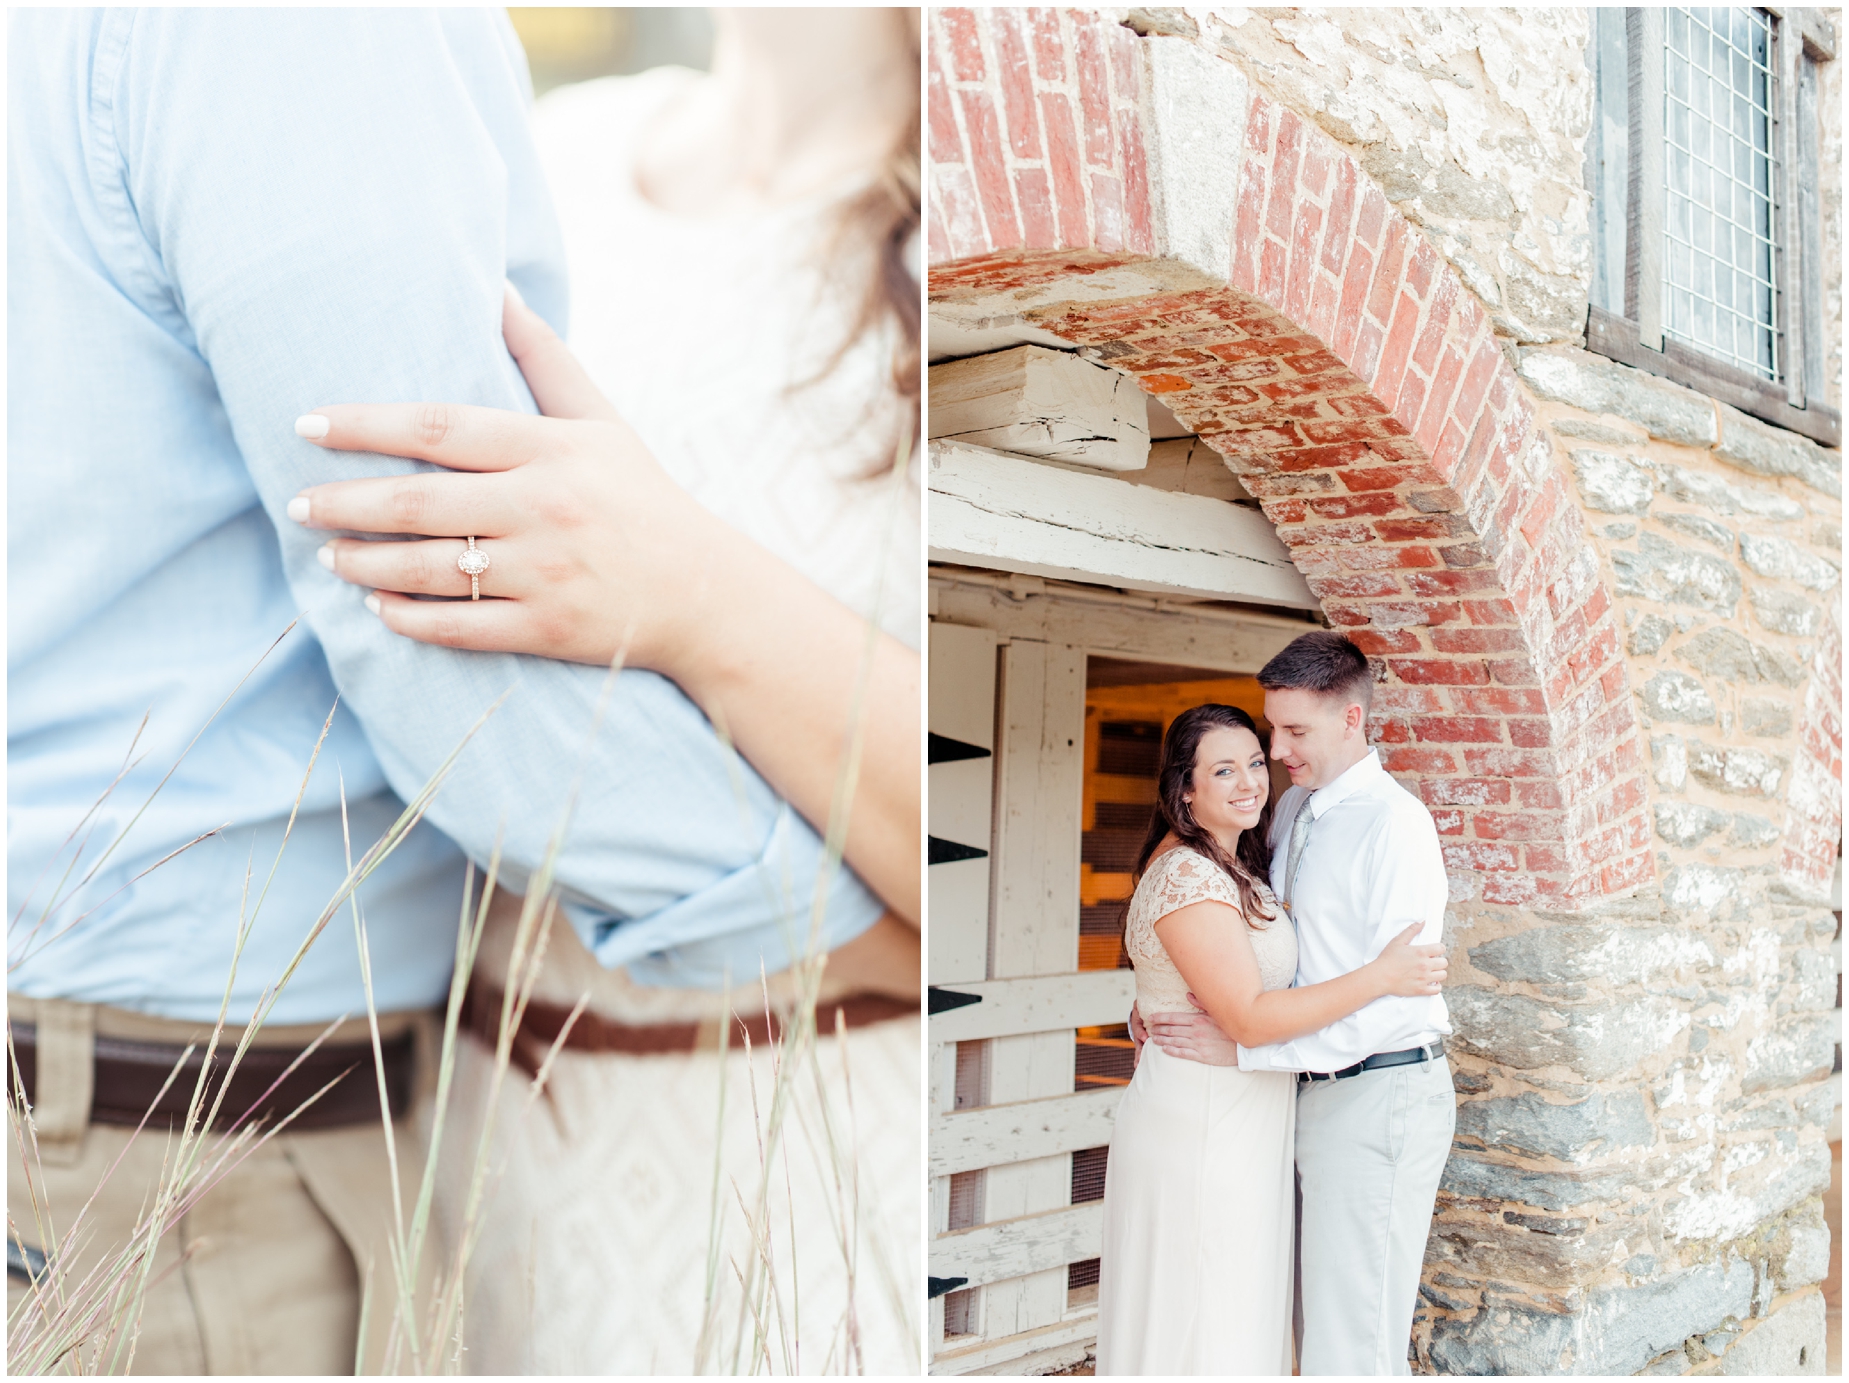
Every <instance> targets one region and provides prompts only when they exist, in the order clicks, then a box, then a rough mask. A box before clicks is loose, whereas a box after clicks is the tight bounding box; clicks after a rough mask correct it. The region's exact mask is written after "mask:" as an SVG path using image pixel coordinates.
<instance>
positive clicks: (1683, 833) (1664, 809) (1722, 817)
mask: <svg viewBox="0 0 1849 1383" xmlns="http://www.w3.org/2000/svg"><path fill="white" fill-rule="evenodd" d="M1732 824H1733V818H1732V817H1731V816H1729V815H1728V814H1727V813H1726V812H1723V811H1717V810H1715V809H1714V808H1713V807H1704V806H1702V805H1701V804H1700V803H1698V802H1658V803H1657V804H1656V833H1657V834H1658V835H1659V836H1661V837H1662V838H1663V839H1664V840H1665V841H1667V842H1668V843H1669V844H1671V845H1679V846H1682V847H1684V848H1686V847H1688V846H1690V845H1699V844H1701V842H1702V841H1704V840H1706V839H1707V838H1708V837H1709V836H1711V835H1713V834H1714V833H1715V832H1716V831H1724V830H1726V829H1727V828H1728V827H1729V826H1731V825H1732Z"/></svg>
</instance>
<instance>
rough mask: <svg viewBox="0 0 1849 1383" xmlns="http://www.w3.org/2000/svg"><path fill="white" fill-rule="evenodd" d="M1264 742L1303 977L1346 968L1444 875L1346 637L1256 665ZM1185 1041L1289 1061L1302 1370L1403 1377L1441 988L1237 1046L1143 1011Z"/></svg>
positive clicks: (1432, 1195)
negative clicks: (1371, 714) (1377, 729)
mask: <svg viewBox="0 0 1849 1383" xmlns="http://www.w3.org/2000/svg"><path fill="white" fill-rule="evenodd" d="M1258 680H1259V685H1260V686H1262V687H1264V688H1265V718H1266V719H1267V720H1268V721H1270V722H1271V727H1272V728H1271V756H1272V757H1273V758H1274V759H1277V760H1279V761H1280V762H1281V763H1283V765H1284V766H1285V768H1287V769H1288V770H1289V771H1290V776H1291V784H1292V786H1291V787H1290V788H1289V789H1287V790H1286V791H1285V793H1284V794H1283V796H1282V797H1280V798H1279V799H1278V802H1277V806H1276V809H1275V811H1274V814H1273V817H1272V836H1271V848H1272V856H1271V886H1272V891H1273V892H1274V893H1276V894H1277V896H1278V898H1279V900H1280V901H1281V902H1282V903H1284V905H1285V906H1286V907H1287V908H1288V910H1289V912H1290V916H1291V919H1292V921H1293V922H1294V923H1295V925H1296V929H1297V946H1298V962H1297V980H1296V982H1297V984H1298V985H1300V986H1301V985H1310V984H1318V983H1320V982H1322V981H1324V980H1332V979H1335V978H1336V977H1337V976H1340V975H1345V974H1347V973H1348V972H1349V971H1350V970H1354V969H1357V968H1359V967H1360V966H1362V965H1365V964H1366V963H1367V962H1368V961H1370V960H1372V959H1373V958H1374V957H1375V956H1377V955H1378V954H1380V952H1381V950H1382V949H1383V948H1384V947H1385V946H1386V945H1387V943H1388V942H1389V941H1391V940H1392V939H1393V938H1394V937H1395V936H1396V935H1398V934H1399V933H1400V932H1402V931H1404V930H1405V929H1406V928H1407V927H1408V926H1410V925H1412V923H1414V922H1423V923H1424V924H1425V927H1424V930H1423V931H1421V932H1420V934H1419V937H1418V942H1419V944H1421V945H1431V944H1434V943H1437V942H1438V941H1439V940H1440V937H1441V933H1442V930H1443V925H1444V909H1445V898H1446V883H1445V870H1444V860H1443V857H1442V855H1441V854H1440V851H1439V848H1438V832H1437V828H1436V827H1435V826H1434V825H1433V824H1432V817H1431V813H1430V812H1428V811H1427V810H1426V809H1425V807H1424V805H1423V804H1422V803H1421V802H1420V801H1419V800H1418V799H1417V798H1416V797H1414V796H1413V795H1412V794H1411V793H1409V792H1407V791H1406V789H1404V788H1402V787H1401V786H1400V785H1399V784H1398V783H1396V782H1394V780H1393V779H1392V778H1390V777H1389V776H1388V775H1387V771H1386V770H1385V769H1384V768H1383V767H1381V763H1380V755H1379V754H1378V753H1377V752H1376V751H1375V750H1374V749H1372V748H1371V747H1370V746H1369V745H1368V742H1367V734H1366V729H1367V713H1368V706H1369V703H1370V701H1371V699H1372V690H1373V678H1372V676H1371V674H1370V672H1369V669H1368V664H1367V659H1366V658H1365V657H1364V656H1363V655H1362V653H1361V651H1360V650H1359V649H1358V648H1356V647H1355V645H1354V644H1353V643H1351V642H1350V641H1349V640H1348V639H1346V638H1343V637H1342V636H1341V635H1340V634H1336V633H1330V632H1324V631H1320V630H1319V631H1317V632H1315V633H1310V634H1305V635H1303V636H1302V637H1301V638H1298V639H1295V640H1293V641H1292V642H1291V644H1290V645H1289V646H1288V647H1287V648H1285V649H1284V651H1283V652H1281V653H1279V654H1278V655H1277V656H1276V657H1275V658H1273V659H1272V660H1271V661H1270V662H1269V663H1267V664H1266V665H1265V666H1264V668H1263V670H1262V671H1260V673H1259V675H1258ZM1147 1020H1148V1026H1149V1036H1150V1038H1151V1040H1153V1041H1155V1042H1156V1043H1157V1044H1158V1045H1160V1046H1162V1047H1163V1048H1164V1050H1166V1051H1169V1052H1171V1053H1173V1054H1174V1055H1176V1056H1181V1057H1188V1058H1192V1059H1194V1060H1198V1061H1206V1062H1209V1063H1211V1064H1215V1065H1232V1064H1233V1063H1234V1062H1235V1061H1237V1063H1238V1065H1239V1067H1240V1069H1241V1070H1246V1071H1296V1072H1299V1073H1300V1074H1299V1076H1298V1082H1299V1084H1298V1092H1297V1176H1298V1185H1299V1187H1300V1189H1301V1192H1302V1206H1303V1208H1302V1224H1301V1228H1300V1231H1299V1238H1298V1242H1299V1244H1300V1260H1299V1264H1300V1271H1301V1282H1302V1285H1301V1298H1300V1315H1299V1319H1298V1330H1299V1340H1298V1358H1299V1364H1300V1367H1301V1370H1302V1372H1303V1373H1304V1374H1305V1375H1306V1376H1308V1375H1331V1374H1368V1375H1385V1374H1405V1373H1407V1372H1409V1369H1408V1366H1407V1358H1406V1355H1407V1345H1408V1342H1409V1340H1410V1338H1411V1334H1412V1316H1413V1308H1414V1306H1415V1305H1416V1304H1417V1299H1418V1291H1419V1271H1420V1266H1421V1264H1422V1263H1423V1261H1424V1258H1425V1242H1426V1237H1427V1235H1428V1234H1429V1232H1430V1229H1431V1221H1432V1207H1433V1203H1434V1201H1435V1200H1436V1198H1437V1194H1438V1181H1439V1178H1440V1176H1441V1175H1442V1174H1443V1172H1444V1166H1445V1159H1446V1157H1447V1156H1448V1155H1449V1153H1450V1149H1451V1135H1452V1132H1453V1129H1454V1128H1455V1126H1456V1122H1457V1109H1456V1103H1455V1099H1454V1095H1453V1091H1452V1086H1451V1071H1450V1066H1449V1064H1448V1063H1447V1062H1446V1060H1445V1057H1444V1045H1443V1038H1444V1036H1445V1035H1446V1034H1448V1033H1449V1032H1450V1031H1451V1023H1450V1019H1449V1016H1448V1014H1447V1013H1446V1010H1445V1002H1444V999H1443V998H1442V997H1440V996H1439V995H1437V994H1433V995H1431V996H1430V997H1425V998H1398V997H1387V998H1381V999H1376V1000H1374V1001H1373V1002H1372V1003H1370V1004H1368V1005H1367V1006H1366V1007H1365V1008H1362V1009H1361V1010H1359V1011H1358V1012H1356V1013H1352V1014H1350V1015H1349V1016H1348V1017H1346V1018H1343V1019H1340V1020H1338V1021H1337V1022H1334V1023H1331V1024H1330V1025H1329V1026H1328V1027H1326V1028H1323V1029H1321V1030H1319V1031H1317V1032H1314V1033H1311V1034H1309V1035H1308V1036H1305V1037H1299V1038H1296V1039H1295V1040H1293V1041H1290V1042H1280V1043H1276V1044H1274V1045H1271V1046H1267V1047H1239V1046H1236V1045H1235V1044H1234V1043H1233V1042H1232V1041H1231V1040H1230V1039H1228V1038H1226V1037H1225V1036H1223V1035H1222V1034H1221V1033H1220V1032H1219V1030H1218V1029H1217V1028H1215V1027H1214V1026H1213V1020H1212V1019H1210V1018H1208V1017H1207V1016H1206V1015H1205V1014H1204V1013H1194V1014H1185V1015H1184V1014H1151V1015H1147Z"/></svg>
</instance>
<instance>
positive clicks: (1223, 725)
mask: <svg viewBox="0 0 1849 1383" xmlns="http://www.w3.org/2000/svg"><path fill="white" fill-rule="evenodd" d="M1233 729H1238V730H1250V731H1251V732H1252V734H1253V736H1254V737H1255V738H1256V737H1257V735H1258V725H1257V724H1256V723H1255V722H1254V721H1253V719H1252V717H1251V716H1249V715H1247V714H1246V713H1245V712H1244V711H1242V710H1240V709H1239V708H1238V707H1237V706H1220V705H1206V706H1195V707H1193V708H1192V709H1191V710H1186V711H1183V712H1182V713H1181V714H1180V715H1178V716H1176V717H1175V719H1174V722H1173V723H1172V724H1171V725H1170V726H1169V727H1168V733H1167V734H1166V735H1164V736H1163V737H1162V769H1161V774H1160V776H1159V777H1158V779H1157V782H1156V810H1155V815H1154V817H1152V818H1151V820H1150V823H1149V834H1148V835H1147V836H1146V837H1145V838H1144V840H1143V848H1142V850H1141V851H1140V852H1138V854H1137V857H1136V877H1137V879H1138V880H1139V881H1140V880H1141V879H1142V877H1143V871H1144V870H1145V869H1147V868H1148V867H1149V861H1150V859H1151V858H1152V857H1153V856H1154V855H1155V853H1156V849H1157V847H1159V846H1160V845H1161V844H1162V842H1163V841H1164V840H1165V839H1166V838H1167V837H1168V836H1169V834H1170V833H1171V832H1172V833H1173V834H1174V835H1175V837H1176V838H1177V839H1178V840H1180V841H1181V843H1182V844H1183V845H1186V846H1188V847H1189V848H1191V849H1193V850H1196V851H1198V852H1199V853H1201V854H1203V855H1205V856H1206V857H1207V858H1208V859H1210V860H1212V861H1213V862H1214V863H1215V864H1217V865H1219V866H1220V868H1221V869H1223V870H1225V871H1226V874H1227V877H1228V878H1230V879H1231V880H1232V881H1233V886H1234V887H1235V888H1237V889H1238V890H1239V910H1240V911H1241V912H1243V913H1244V914H1245V918H1246V925H1247V926H1251V927H1258V926H1260V925H1261V919H1262V921H1263V922H1269V921H1271V920H1272V919H1274V918H1275V917H1276V916H1277V914H1276V913H1274V912H1272V911H1270V910H1269V909H1268V908H1266V906H1265V905H1264V902H1263V901H1262V899H1263V895H1262V893H1261V891H1260V887H1259V885H1260V882H1261V881H1262V880H1264V879H1266V878H1267V877H1268V876H1269V875H1270V873H1271V790H1270V783H1269V781H1267V783H1266V789H1265V805H1264V806H1263V807H1262V808H1260V809H1259V813H1258V824H1257V825H1255V826H1253V827H1252V828H1251V829H1250V830H1247V831H1241V832H1240V833H1239V844H1238V845H1237V846H1236V847H1235V849H1234V851H1233V853H1232V854H1231V855H1228V854H1227V853H1226V851H1225V850H1224V849H1222V848H1221V846H1220V842H1219V841H1217V840H1215V839H1214V838H1213V836H1212V835H1211V834H1210V833H1209V832H1208V831H1207V830H1206V829H1205V828H1204V827H1202V826H1201V825H1200V824H1199V823H1198V822H1196V821H1195V819H1194V813H1193V812H1192V811H1190V810H1189V808H1188V803H1187V801H1186V799H1185V797H1184V794H1185V793H1186V792H1187V791H1188V789H1189V788H1191V787H1192V786H1193V785H1194V759H1195V755H1196V754H1198V753H1199V752H1200V747H1201V740H1202V738H1203V737H1204V736H1205V735H1206V734H1207V732H1208V731H1209V730H1233ZM1260 743H1261V744H1262V743H1263V741H1260Z"/></svg>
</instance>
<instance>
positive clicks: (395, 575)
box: [317, 538, 525, 596]
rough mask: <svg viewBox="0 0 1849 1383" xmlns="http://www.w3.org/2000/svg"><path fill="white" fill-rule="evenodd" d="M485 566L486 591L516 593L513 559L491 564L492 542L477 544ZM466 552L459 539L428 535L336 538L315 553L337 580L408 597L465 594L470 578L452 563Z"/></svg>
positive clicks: (516, 594)
mask: <svg viewBox="0 0 1849 1383" xmlns="http://www.w3.org/2000/svg"><path fill="white" fill-rule="evenodd" d="M478 546H480V548H481V550H482V552H483V554H484V555H486V556H487V557H488V560H489V564H490V565H489V567H488V570H487V571H485V572H483V573H482V574H481V578H480V579H481V588H482V592H483V594H485V595H492V596H518V595H523V594H525V592H524V591H523V590H519V589H516V588H515V580H514V579H515V578H516V577H517V576H518V575H519V571H518V563H514V564H510V565H506V566H504V567H495V566H494V565H493V561H494V555H495V554H494V550H495V548H496V547H497V546H498V544H497V543H496V542H494V541H492V540H489V541H487V542H484V543H481V544H479V545H478ZM465 550H466V544H464V542H463V541H462V539H461V538H432V539H430V540H429V541H427V542H421V543H395V542H367V541H366V540H364V539H361V538H335V539H333V540H332V541H330V542H328V543H327V544H326V545H325V546H324V547H322V549H321V550H320V552H319V554H317V555H318V556H319V557H320V559H321V565H322V566H324V567H326V568H327V569H328V570H329V571H331V572H333V573H334V575H336V576H338V577H339V578H340V579H341V580H342V581H350V582H352V583H353V584H354V585H355V586H365V587H367V588H368V589H371V590H377V591H403V592H405V593H407V594H411V595H456V596H461V595H468V594H469V592H470V590H471V587H470V585H469V578H468V577H467V576H466V575H464V573H463V571H462V569H461V568H460V567H458V566H457V565H456V559H457V558H458V557H460V556H461V555H462V554H463V552H464V551H465Z"/></svg>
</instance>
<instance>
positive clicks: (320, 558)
mask: <svg viewBox="0 0 1849 1383" xmlns="http://www.w3.org/2000/svg"><path fill="white" fill-rule="evenodd" d="M315 560H316V561H317V562H319V563H320V564H321V565H322V566H324V567H326V568H327V569H328V570H329V571H332V570H334V549H333V548H332V547H321V548H317V549H315Z"/></svg>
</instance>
